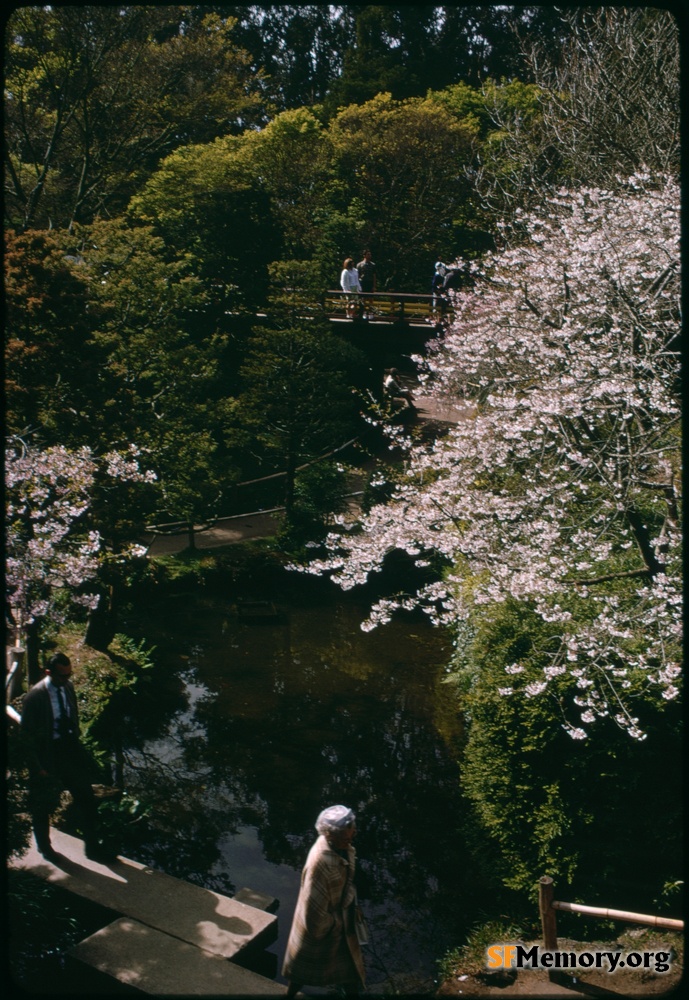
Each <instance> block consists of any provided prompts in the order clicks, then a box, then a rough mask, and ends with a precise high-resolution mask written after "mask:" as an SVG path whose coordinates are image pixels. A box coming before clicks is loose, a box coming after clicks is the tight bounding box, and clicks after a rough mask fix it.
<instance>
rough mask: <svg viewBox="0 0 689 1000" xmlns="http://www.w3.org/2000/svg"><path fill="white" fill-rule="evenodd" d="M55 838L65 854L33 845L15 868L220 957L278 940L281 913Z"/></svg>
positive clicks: (16, 861)
mask: <svg viewBox="0 0 689 1000" xmlns="http://www.w3.org/2000/svg"><path fill="white" fill-rule="evenodd" d="M51 840H52V844H53V847H54V849H55V850H56V851H57V852H58V853H59V854H60V855H61V858H60V860H59V861H58V864H52V863H51V862H49V861H46V860H45V858H43V857H42V856H41V855H40V854H39V853H38V851H36V849H35V848H34V847H31V848H30V849H29V851H28V852H27V853H26V854H25V855H24V856H23V857H21V858H13V859H12V861H11V866H12V867H13V868H20V869H25V870H29V871H31V872H32V873H34V874H36V875H38V876H40V877H42V878H44V879H45V880H46V881H47V882H50V883H51V884H52V885H56V886H60V887H61V888H64V889H67V890H69V891H70V892H74V893H76V895H78V896H82V897H84V898H85V899H89V900H91V901H92V902H94V903H98V904H100V905H101V906H105V907H107V908H108V909H110V910H113V911H114V912H115V913H117V914H120V915H121V916H125V917H131V918H132V919H133V920H135V921H138V922H139V923H141V924H145V925H147V926H148V927H151V928H156V929H157V930H159V931H162V932H163V933H166V934H170V935H172V937H175V938H179V939H180V940H181V941H186V942H188V943H189V944H190V945H195V946H196V947H197V948H201V949H203V950H204V951H206V952H210V953H212V954H214V955H218V956H220V957H221V958H226V959H227V958H233V957H234V956H235V955H237V954H238V953H239V952H241V951H243V950H244V949H246V948H248V947H250V946H252V947H253V946H258V947H262V948H263V947H267V946H268V945H270V944H272V943H273V941H275V939H276V938H277V917H276V916H274V915H273V914H271V913H267V912H265V911H264V910H262V909H258V908H257V907H255V906H249V905H247V903H246V902H241V901H237V900H235V899H232V898H230V897H229V896H223V895H221V894H220V893H217V892H213V891H211V890H210V889H203V888H201V887H200V886H197V885H192V884H191V883H190V882H183V881H182V880H181V879H177V878H173V877H172V876H171V875H166V874H165V873H164V872H160V871H156V870H155V869H153V868H147V867H146V866H145V865H142V864H139V863H138V862H136V861H131V860H129V859H128V858H117V860H116V861H113V862H108V863H107V864H103V863H100V862H97V861H91V860H89V859H88V858H87V857H86V855H85V853H84V844H83V842H82V841H81V840H79V839H78V838H77V837H71V836H70V835H69V834H66V833H62V832H61V831H59V830H55V829H53V830H51ZM266 898H267V897H266Z"/></svg>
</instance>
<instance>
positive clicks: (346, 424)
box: [238, 326, 366, 516]
mask: <svg viewBox="0 0 689 1000" xmlns="http://www.w3.org/2000/svg"><path fill="white" fill-rule="evenodd" d="M365 370H366V361H365V359H364V358H363V357H362V355H361V354H360V352H359V351H357V350H356V349H355V348H353V347H351V346H350V345H349V344H347V343H346V342H345V341H342V340H340V339H338V338H337V337H335V336H333V335H332V334H330V333H328V332H327V331H326V330H324V329H322V328H318V329H314V328H311V327H309V328H307V327H304V326H292V327H289V328H288V329H282V330H263V331H260V332H257V333H256V334H255V336H254V337H253V338H252V340H251V342H250V344H249V352H248V355H247V359H246V361H245V363H244V365H243V366H242V369H241V375H242V378H243V380H244V390H243V392H242V393H241V395H240V396H239V398H238V412H239V414H240V416H241V420H242V424H243V426H244V427H245V428H246V429H247V430H249V431H250V432H251V433H252V434H253V435H254V437H255V439H256V441H257V442H258V443H259V444H260V445H262V446H263V448H264V449H265V451H266V454H267V455H272V456H273V459H274V461H275V462H276V463H277V465H278V467H279V468H280V469H282V470H284V472H285V491H284V502H285V507H286V510H287V514H288V516H289V514H290V513H291V511H292V509H293V506H294V498H295V494H294V489H295V477H296V474H297V470H298V468H299V466H300V465H302V464H303V463H305V462H308V461H309V460H310V459H313V458H315V457H317V456H318V455H320V454H323V453H324V452H326V451H327V450H329V449H333V448H336V447H338V446H339V445H341V444H344V443H345V441H347V440H348V439H349V438H351V437H353V436H354V435H355V434H356V433H357V431H358V429H360V424H359V415H358V406H357V402H356V397H355V395H354V393H353V391H352V390H353V387H355V386H357V385H359V384H360V382H361V378H362V374H363V372H364V371H365Z"/></svg>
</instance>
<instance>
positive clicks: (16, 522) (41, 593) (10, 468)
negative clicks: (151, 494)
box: [5, 445, 154, 626]
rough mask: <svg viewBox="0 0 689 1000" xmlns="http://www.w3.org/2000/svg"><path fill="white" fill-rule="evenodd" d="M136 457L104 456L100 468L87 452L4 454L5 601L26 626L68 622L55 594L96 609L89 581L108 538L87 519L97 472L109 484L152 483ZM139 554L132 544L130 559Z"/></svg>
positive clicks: (129, 454) (16, 450)
mask: <svg viewBox="0 0 689 1000" xmlns="http://www.w3.org/2000/svg"><path fill="white" fill-rule="evenodd" d="M137 459H138V452H137V450H136V449H135V448H134V447H132V448H130V449H129V451H128V452H127V453H126V454H124V455H123V454H120V453H119V452H111V453H110V454H108V455H105V456H104V457H103V459H102V463H101V464H100V466H99V460H98V459H96V458H95V457H94V456H93V454H92V452H91V450H90V449H89V448H86V447H84V448H80V449H78V450H77V451H70V450H69V449H67V448H65V447H63V446H61V445H56V446H53V447H50V448H46V449H45V450H43V451H41V450H39V449H35V448H26V447H24V446H21V447H18V448H15V447H9V448H8V449H7V451H6V454H5V488H6V494H7V521H6V523H7V529H6V551H7V560H6V587H7V600H8V603H9V605H10V606H11V608H12V609H13V611H14V613H15V614H18V615H19V618H20V620H21V624H22V625H23V626H26V625H29V624H31V623H32V622H35V621H40V620H42V619H44V618H46V617H48V616H50V617H52V618H53V619H55V620H60V619H61V618H62V617H63V612H60V610H59V608H58V606H57V604H56V600H55V597H56V592H57V591H62V592H65V593H67V594H68V595H69V598H70V599H71V600H72V601H73V602H75V603H77V604H81V605H83V606H84V607H87V608H90V609H93V608H95V607H96V606H97V604H98V594H96V593H93V592H90V590H89V584H92V583H93V581H94V580H95V579H96V576H97V573H98V569H99V566H100V564H101V560H102V556H103V551H102V550H103V540H102V538H101V535H100V533H99V532H98V531H97V530H94V529H92V528H90V527H89V526H88V522H87V514H88V512H89V510H90V508H91V502H92V493H93V488H94V483H95V479H96V475H97V474H98V472H99V467H100V470H101V471H104V474H105V475H106V477H109V478H111V479H117V480H126V481H130V482H142V481H145V482H148V481H150V479H151V476H154V473H151V472H142V471H141V470H140V469H139V466H138V460H137ZM140 549H141V547H140V546H134V547H132V549H131V551H130V553H129V555H130V556H131V557H136V556H137V555H140V554H141V552H140Z"/></svg>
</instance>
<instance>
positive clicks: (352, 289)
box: [340, 257, 361, 319]
mask: <svg viewBox="0 0 689 1000" xmlns="http://www.w3.org/2000/svg"><path fill="white" fill-rule="evenodd" d="M340 288H341V289H342V291H343V292H344V293H345V303H346V305H345V308H346V311H347V315H348V316H349V317H350V318H352V319H353V318H354V317H355V316H356V314H357V313H358V311H359V298H358V296H359V294H360V293H361V284H360V283H359V272H358V271H357V269H356V268H355V267H354V261H353V260H352V258H351V257H347V259H346V260H345V262H344V267H343V269H342V274H341V275H340Z"/></svg>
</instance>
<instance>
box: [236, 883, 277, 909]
mask: <svg viewBox="0 0 689 1000" xmlns="http://www.w3.org/2000/svg"><path fill="white" fill-rule="evenodd" d="M232 898H233V899H235V900H237V902H238V903H246V905H247V906H255V907H256V909H258V910H265V911H266V913H277V910H278V908H279V906H280V900H279V899H276V898H275V896H268V895H266V893H264V892H256V890H255V889H246V888H244V889H237V891H236V892H235V894H234V896H233V897H232Z"/></svg>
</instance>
